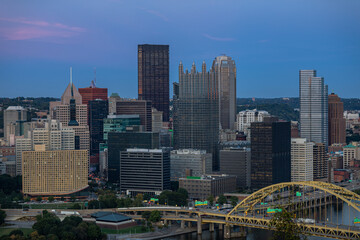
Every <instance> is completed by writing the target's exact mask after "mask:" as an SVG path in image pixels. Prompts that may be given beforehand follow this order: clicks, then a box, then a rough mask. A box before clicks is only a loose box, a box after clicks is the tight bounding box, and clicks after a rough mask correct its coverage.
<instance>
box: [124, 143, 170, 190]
mask: <svg viewBox="0 0 360 240" xmlns="http://www.w3.org/2000/svg"><path fill="white" fill-rule="evenodd" d="M168 189H170V153H169V151H166V150H162V149H138V148H133V149H127V150H126V151H121V152H120V190H121V191H126V192H127V194H130V195H132V196H136V195H137V193H148V194H151V195H160V193H161V192H162V191H163V190H168Z"/></svg>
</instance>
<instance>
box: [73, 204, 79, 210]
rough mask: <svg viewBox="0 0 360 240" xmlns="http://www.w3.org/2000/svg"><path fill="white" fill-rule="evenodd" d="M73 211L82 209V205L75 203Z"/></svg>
mask: <svg viewBox="0 0 360 240" xmlns="http://www.w3.org/2000/svg"><path fill="white" fill-rule="evenodd" d="M72 209H81V206H80V204H78V203H75V204H74V205H73V206H72Z"/></svg>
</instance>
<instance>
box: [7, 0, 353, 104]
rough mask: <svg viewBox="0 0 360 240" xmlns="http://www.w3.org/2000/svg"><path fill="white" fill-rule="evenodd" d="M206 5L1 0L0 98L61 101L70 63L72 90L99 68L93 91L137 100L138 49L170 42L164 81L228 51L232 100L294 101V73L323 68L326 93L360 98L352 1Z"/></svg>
mask: <svg viewBox="0 0 360 240" xmlns="http://www.w3.org/2000/svg"><path fill="white" fill-rule="evenodd" d="M139 3H141V4H139ZM204 3H205V2H204V1H199V2H196V3H193V2H191V5H190V2H189V1H184V2H181V3H178V4H177V5H176V8H175V7H173V5H172V3H171V2H167V1H155V2H154V1H152V2H151V3H148V2H144V1H134V2H123V1H115V0H111V1H110V0H109V1H105V2H104V3H102V4H101V7H99V4H98V3H96V2H93V1H89V2H88V4H87V5H86V6H85V7H84V5H83V4H82V3H71V7H69V4H66V1H65V4H64V3H63V2H62V3H61V4H56V5H55V4H50V3H42V4H34V3H27V2H25V1H23V2H21V3H14V2H10V1H4V2H2V3H1V4H0V6H1V7H0V9H1V10H0V13H1V16H2V17H1V18H0V43H1V44H0V52H1V54H0V66H1V67H0V82H1V84H2V86H3V88H2V89H1V90H0V94H1V96H4V97H17V96H25V97H30V96H31V97H37V96H45V94H44V89H46V96H49V97H54V96H59V95H60V93H61V90H60V89H62V86H63V85H64V84H65V83H68V81H69V78H68V68H69V67H70V66H73V68H74V77H73V79H74V84H75V85H76V86H77V87H79V88H81V87H87V86H88V85H89V83H90V81H91V80H92V79H93V78H94V74H93V69H94V67H96V69H97V85H98V86H99V87H106V88H109V94H111V93H112V92H118V93H119V95H120V96H121V97H131V98H136V97H137V54H136V52H137V51H136V49H137V45H138V44H169V45H170V85H171V84H172V83H173V82H177V81H178V72H177V66H178V64H179V63H180V61H182V62H183V64H184V68H188V69H190V68H191V63H192V62H193V61H195V63H196V64H200V63H201V62H202V61H205V62H206V64H207V65H208V66H210V65H211V62H212V61H213V59H214V58H215V57H216V56H218V55H221V54H223V53H225V54H227V55H228V56H230V57H232V59H234V60H235V61H236V63H237V93H238V94H237V97H296V96H297V95H298V94H297V83H298V81H297V80H298V79H297V72H298V71H299V70H300V69H316V70H318V71H319V72H321V73H322V75H323V76H324V77H325V78H326V79H327V83H328V85H329V91H330V92H331V91H332V90H333V89H339V90H337V91H336V92H337V93H338V95H339V96H341V97H344V98H349V97H357V96H358V94H357V91H356V89H358V88H359V87H360V81H359V79H358V78H359V77H358V73H357V72H358V71H357V68H358V63H359V60H360V58H359V56H360V48H359V44H358V42H360V29H359V27H358V25H357V23H358V22H359V21H360V16H359V15H358V14H357V9H359V7H360V3H359V2H358V1H346V2H341V3H340V2H336V1H330V2H329V1H318V2H316V3H314V2H311V3H310V2H309V3H304V2H301V1H294V2H288V1H283V0H278V1H276V2H275V3H272V4H270V3H268V2H266V1H262V0H259V1H254V2H253V1H251V2H250V1H241V2H239V1H221V2H215V1H210V2H206V3H207V4H204ZM259 3H260V4H259ZM190 6H191V7H190ZM259 6H262V7H259ZM55 9H56V13H55V12H54V11H55ZM114 9H117V10H118V11H114ZM285 9H286V11H285ZM182 12H186V15H187V16H188V17H186V18H184V17H183V15H182V14H180V13H182ZM84 13H85V15H84ZM255 13H256V14H255ZM208 16H221V17H216V18H215V17H214V18H209V17H208ZM268 19H271V20H272V21H271V22H269V21H268ZM224 25H226V27H223V26H224ZM14 82H16V83H18V84H20V85H21V86H23V87H22V88H18V86H16V84H13V83H14ZM350 84H351V88H341V86H343V85H350ZM259 86H261V87H259ZM268 89H271V91H268ZM171 95H172V88H171V87H170V96H171Z"/></svg>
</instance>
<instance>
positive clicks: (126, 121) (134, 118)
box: [103, 115, 140, 141]
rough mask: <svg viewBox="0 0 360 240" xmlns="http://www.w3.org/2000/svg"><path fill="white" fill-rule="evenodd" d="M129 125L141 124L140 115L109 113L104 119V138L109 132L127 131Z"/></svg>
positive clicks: (105, 138)
mask: <svg viewBox="0 0 360 240" xmlns="http://www.w3.org/2000/svg"><path fill="white" fill-rule="evenodd" d="M128 126H140V117H139V115H108V116H107V118H105V119H104V130H103V132H104V140H105V141H107V140H108V133H109V132H125V131H126V128H127V127H128Z"/></svg>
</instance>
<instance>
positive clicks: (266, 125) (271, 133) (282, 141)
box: [251, 120, 291, 189]
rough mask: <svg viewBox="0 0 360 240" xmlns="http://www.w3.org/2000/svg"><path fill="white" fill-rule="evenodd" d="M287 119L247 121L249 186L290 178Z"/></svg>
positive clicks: (260, 186) (258, 186)
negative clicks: (278, 120) (249, 124)
mask: <svg viewBox="0 0 360 240" xmlns="http://www.w3.org/2000/svg"><path fill="white" fill-rule="evenodd" d="M290 132H291V127H290V122H274V121H267V120H265V122H253V123H251V187H252V188H255V189H260V188H263V187H267V186H269V185H271V184H275V183H280V182H290V181H291V138H290Z"/></svg>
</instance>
